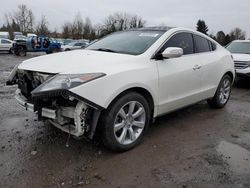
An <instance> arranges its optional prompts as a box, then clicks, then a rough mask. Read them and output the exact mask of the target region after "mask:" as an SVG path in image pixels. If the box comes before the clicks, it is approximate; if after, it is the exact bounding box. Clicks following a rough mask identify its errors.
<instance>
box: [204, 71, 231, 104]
mask: <svg viewBox="0 0 250 188" xmlns="http://www.w3.org/2000/svg"><path fill="white" fill-rule="evenodd" d="M231 89H232V78H231V77H230V76H229V75H224V76H223V78H222V79H221V81H220V84H219V86H218V88H217V91H216V93H215V95H214V97H213V98H212V99H208V100H207V102H208V104H209V105H210V106H211V107H213V108H223V107H224V106H225V105H226V104H227V102H228V100H229V98H230V94H231Z"/></svg>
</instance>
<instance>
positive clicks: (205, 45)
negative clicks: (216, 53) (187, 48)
mask: <svg viewBox="0 0 250 188" xmlns="http://www.w3.org/2000/svg"><path fill="white" fill-rule="evenodd" d="M194 42H195V52H196V53H202V52H209V51H210V48H211V47H210V45H209V41H208V40H207V39H205V38H203V37H200V36H198V35H194Z"/></svg>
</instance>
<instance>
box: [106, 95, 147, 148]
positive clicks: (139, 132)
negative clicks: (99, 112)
mask: <svg viewBox="0 0 250 188" xmlns="http://www.w3.org/2000/svg"><path fill="white" fill-rule="evenodd" d="M103 117H104V118H103V123H104V126H103V127H104V130H103V140H104V144H105V145H106V146H107V147H108V148H109V149H112V150H114V151H126V150H129V149H132V148H133V147H135V146H136V145H138V144H139V143H140V142H141V141H142V138H143V136H144V133H145V131H146V129H147V127H148V124H149V118H150V110H149V105H148V102H147V101H146V99H145V98H144V97H143V96H142V95H140V94H138V93H135V92H132V93H128V94H126V95H124V96H122V97H120V98H119V99H118V100H116V101H115V102H114V103H113V104H112V105H111V106H110V107H109V108H108V110H107V112H106V113H105V114H104V115H103Z"/></svg>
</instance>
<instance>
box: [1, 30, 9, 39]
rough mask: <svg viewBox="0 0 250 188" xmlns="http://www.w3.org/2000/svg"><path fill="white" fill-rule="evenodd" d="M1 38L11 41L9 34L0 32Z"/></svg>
mask: <svg viewBox="0 0 250 188" xmlns="http://www.w3.org/2000/svg"><path fill="white" fill-rule="evenodd" d="M0 38H2V39H9V38H10V34H9V32H6V31H0Z"/></svg>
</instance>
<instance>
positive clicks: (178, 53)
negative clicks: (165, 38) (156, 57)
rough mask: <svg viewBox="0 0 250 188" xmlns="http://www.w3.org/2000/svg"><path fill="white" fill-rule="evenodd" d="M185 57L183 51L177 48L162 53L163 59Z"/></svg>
mask: <svg viewBox="0 0 250 188" xmlns="http://www.w3.org/2000/svg"><path fill="white" fill-rule="evenodd" d="M182 55H183V49H182V48H177V47H168V48H166V49H165V50H164V51H163V52H162V57H163V58H175V57H181V56H182Z"/></svg>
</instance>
